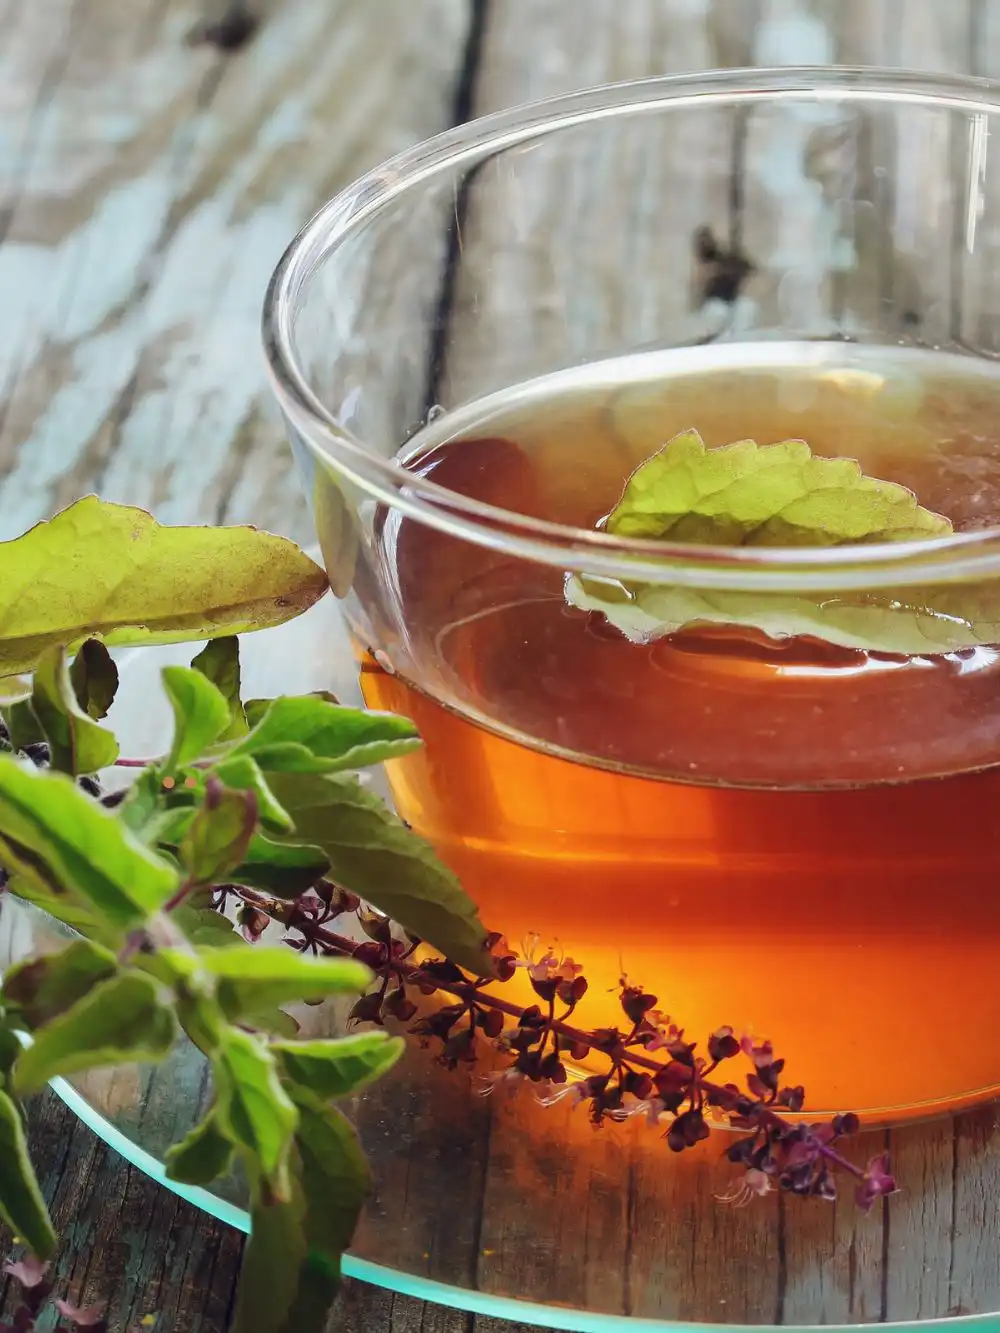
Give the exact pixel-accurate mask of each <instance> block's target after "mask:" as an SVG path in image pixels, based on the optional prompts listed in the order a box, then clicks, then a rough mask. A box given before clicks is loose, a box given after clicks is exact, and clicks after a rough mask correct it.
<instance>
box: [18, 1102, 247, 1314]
mask: <svg viewBox="0 0 1000 1333" xmlns="http://www.w3.org/2000/svg"><path fill="white" fill-rule="evenodd" d="M29 1128H30V1145H31V1150H32V1154H33V1157H34V1160H35V1162H36V1163H37V1164H38V1165H39V1168H40V1178H41V1182H42V1187H43V1189H44V1192H45V1195H46V1198H47V1199H48V1201H49V1205H50V1208H51V1209H52V1214H53V1218H54V1221H55V1223H56V1226H57V1228H58V1229H59V1231H60V1232H61V1234H62V1236H63V1238H64V1242H63V1245H62V1247H61V1249H60V1251H59V1253H58V1255H57V1257H56V1260H55V1264H54V1281H55V1292H56V1294H57V1295H65V1296H71V1297H72V1298H73V1299H75V1300H78V1301H80V1302H81V1303H89V1302H98V1301H106V1302H108V1305H109V1315H110V1317H111V1327H112V1328H115V1329H124V1328H126V1327H130V1326H133V1325H134V1323H135V1321H138V1320H140V1319H141V1318H143V1317H144V1316H146V1315H151V1314H155V1315H157V1316H158V1322H157V1324H156V1327H157V1328H160V1329H163V1330H164V1333H171V1331H172V1330H174V1329H177V1330H181V1329H183V1330H184V1331H185V1333H225V1330H226V1328H227V1327H228V1325H229V1317H230V1314H231V1305H232V1293H233V1287H234V1283H235V1280H236V1274H237V1272H238V1270H239V1262H240V1255H241V1252H242V1248H243V1237H242V1236H241V1235H240V1234H239V1233H238V1232H235V1231H233V1230H231V1228H229V1227H227V1226H224V1225H223V1224H222V1223H220V1222H216V1221H213V1220H212V1219H211V1218H207V1217H205V1216H204V1215H203V1214H201V1213H199V1212H198V1211H197V1210H196V1209H194V1208H192V1207H190V1206H189V1205H188V1204H185V1203H182V1202H181V1201H180V1200H179V1199H177V1198H176V1197H174V1196H171V1195H168V1194H166V1193H165V1192H164V1191H163V1190H162V1189H161V1188H160V1186H158V1185H155V1184H154V1183H153V1182H152V1181H151V1180H149V1179H147V1178H146V1177H145V1176H143V1175H142V1173H141V1172H139V1171H136V1170H135V1169H134V1168H132V1167H129V1166H127V1165H126V1164H125V1162H124V1161H123V1160H122V1159H121V1158H120V1157H118V1155H117V1154H116V1153H114V1152H112V1151H111V1150H110V1149H108V1148H106V1147H105V1146H104V1145H103V1144H101V1143H99V1142H98V1140H97V1139H96V1138H95V1136H94V1135H93V1134H92V1133H91V1132H90V1130H88V1129H86V1128H85V1127H84V1126H83V1125H81V1124H80V1123H79V1122H78V1121H77V1120H76V1118H75V1116H73V1115H72V1114H71V1113H70V1112H69V1111H68V1110H67V1109H66V1108H65V1107H64V1106H63V1105H62V1103H61V1102H60V1101H59V1100H58V1099H57V1098H56V1097H55V1096H54V1095H53V1094H52V1093H45V1094H44V1095H43V1096H41V1097H38V1098H35V1099H34V1100H33V1101H32V1103H31V1107H30V1113H29ZM10 1245H11V1238H10V1234H9V1232H8V1231H6V1229H3V1230H2V1231H0V1252H2V1253H3V1254H4V1255H5V1256H6V1255H7V1254H8V1253H9V1252H10ZM14 1302H15V1292H14V1284H13V1283H12V1282H11V1281H10V1280H9V1279H6V1278H4V1279H2V1281H0V1313H2V1314H3V1315H6V1316H9V1315H10V1313H11V1311H12V1307H13V1304H14Z"/></svg>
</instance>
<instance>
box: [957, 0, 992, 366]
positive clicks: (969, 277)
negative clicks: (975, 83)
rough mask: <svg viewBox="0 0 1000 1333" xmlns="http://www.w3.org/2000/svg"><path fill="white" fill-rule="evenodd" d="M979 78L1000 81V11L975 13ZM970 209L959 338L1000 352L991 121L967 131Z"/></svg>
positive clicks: (962, 247) (985, 8) (961, 259)
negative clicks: (997, 79) (980, 76)
mask: <svg viewBox="0 0 1000 1333" xmlns="http://www.w3.org/2000/svg"><path fill="white" fill-rule="evenodd" d="M975 18H976V22H975V29H974V40H973V63H972V69H973V73H975V74H979V75H982V76H983V77H985V78H991V79H996V78H1000V5H998V4H997V2H996V0H982V3H980V4H979V5H978V6H977V7H976V11H975ZM966 182H967V195H966V198H967V207H966V213H965V218H964V222H965V226H964V228H963V229H962V231H963V234H962V235H961V236H959V237H958V240H957V261H958V269H959V278H958V281H959V283H960V292H961V319H960V326H959V335H960V340H961V342H962V344H963V345H964V346H965V347H967V348H969V349H971V350H973V351H977V352H985V353H986V354H988V355H996V354H997V352H1000V132H998V129H997V126H996V125H995V124H991V123H990V122H989V121H988V120H987V119H986V118H980V117H976V118H974V119H973V120H972V121H971V122H970V123H969V124H968V126H967V138H966Z"/></svg>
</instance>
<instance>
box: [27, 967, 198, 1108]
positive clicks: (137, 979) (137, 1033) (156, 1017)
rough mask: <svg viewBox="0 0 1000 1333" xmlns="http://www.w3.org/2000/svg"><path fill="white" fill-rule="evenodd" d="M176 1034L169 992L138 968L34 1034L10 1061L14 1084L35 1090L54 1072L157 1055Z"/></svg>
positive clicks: (158, 1057) (92, 993) (150, 1058)
mask: <svg viewBox="0 0 1000 1333" xmlns="http://www.w3.org/2000/svg"><path fill="white" fill-rule="evenodd" d="M179 1035H180V1029H179V1027H178V1024H177V1016H176V1014H175V1013H174V1008H173V1004H172V1001H171V996H170V993H169V991H167V990H165V989H164V988H163V987H162V986H160V985H159V984H158V983H157V982H156V981H154V980H153V978H152V977H148V976H146V975H144V974H143V973H141V972H123V973H120V974H119V975H118V976H115V977H112V978H110V979H109V980H108V981H102V982H99V983H98V984H97V985H96V986H94V987H93V989H92V990H90V992H89V993H88V994H87V995H85V996H84V997H83V999H82V1000H80V1001H78V1003H77V1004H75V1005H74V1006H73V1008H72V1009H70V1010H69V1011H68V1012H67V1013H64V1014H61V1015H60V1016H59V1017H58V1018H54V1019H53V1020H52V1021H51V1022H50V1023H47V1024H46V1025H45V1026H44V1027H42V1028H40V1029H39V1030H38V1031H37V1032H36V1033H35V1039H34V1041H33V1042H32V1044H31V1045H30V1046H28V1047H26V1048H25V1049H24V1051H23V1052H22V1053H21V1055H20V1056H18V1059H17V1063H16V1064H15V1066H14V1076H13V1077H14V1086H15V1087H16V1088H17V1089H18V1091H20V1092H22V1093H28V1092H34V1091H36V1090H37V1089H38V1088H41V1087H44V1085H45V1084H46V1083H47V1082H48V1081H49V1079H51V1078H55V1077H56V1075H58V1074H63V1075H65V1074H73V1073H76V1072H77V1071H78V1070H81V1069H97V1068H100V1067H102V1066H104V1065H116V1064H123V1063H125V1062H126V1061H129V1060H141V1061H144V1062H147V1061H157V1060H162V1059H163V1058H164V1056H166V1055H167V1054H168V1053H169V1051H170V1050H171V1048H172V1047H173V1044H174V1042H175V1041H176V1040H177V1037H178V1036H179Z"/></svg>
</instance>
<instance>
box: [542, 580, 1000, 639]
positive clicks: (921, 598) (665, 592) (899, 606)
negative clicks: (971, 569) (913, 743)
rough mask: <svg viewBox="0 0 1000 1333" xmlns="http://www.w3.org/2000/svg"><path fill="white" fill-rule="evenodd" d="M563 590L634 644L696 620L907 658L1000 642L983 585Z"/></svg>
mask: <svg viewBox="0 0 1000 1333" xmlns="http://www.w3.org/2000/svg"><path fill="white" fill-rule="evenodd" d="M566 595H567V597H568V599H569V601H570V602H571V603H572V604H573V605H574V606H577V607H579V608H580V609H581V610H583V611H598V612H601V613H602V614H603V615H604V616H605V617H606V618H607V620H608V621H609V622H610V623H611V624H612V625H614V626H615V628H616V629H618V630H619V631H620V632H621V633H622V634H624V635H625V636H626V638H628V639H631V640H632V642H633V643H651V642H653V641H654V640H655V639H659V638H663V637H664V636H665V635H668V634H676V633H677V632H678V631H679V630H682V629H685V628H687V627H690V626H692V625H699V624H700V625H733V626H742V627H745V628H747V629H754V630H758V631H760V632H761V633H763V634H766V635H767V636H768V637H769V638H771V639H775V640H777V641H779V642H780V641H781V640H783V639H791V638H796V637H800V636H809V637H811V638H814V639H821V640H822V641H823V642H824V643H831V644H836V645H838V646H839V647H842V648H854V649H859V650H861V651H863V652H879V653H895V654H898V655H901V656H906V657H915V656H930V655H935V654H940V653H952V652H957V651H959V650H960V649H962V648H972V647H976V646H977V645H981V644H995V643H1000V589H995V588H991V587H990V586H989V585H985V584H983V585H978V586H970V585H965V586H962V585H955V586H954V587H952V586H948V585H944V584H942V585H941V586H940V587H936V588H897V589H892V590H887V591H886V592H885V593H884V594H881V595H880V594H877V593H874V592H873V593H858V594H853V595H852V594H850V593H846V594H831V593H816V594H815V595H814V596H809V595H802V594H800V595H791V594H787V593H774V592H731V591H728V590H726V589H721V590H711V591H709V590H705V589H700V588H683V587H670V586H667V585H662V586H661V585H659V584H642V585H629V586H625V585H623V584H617V583H614V584H613V583H609V582H608V581H606V580H604V579H595V578H590V577H588V576H586V575H578V576H573V577H572V578H570V579H569V580H567V584H566Z"/></svg>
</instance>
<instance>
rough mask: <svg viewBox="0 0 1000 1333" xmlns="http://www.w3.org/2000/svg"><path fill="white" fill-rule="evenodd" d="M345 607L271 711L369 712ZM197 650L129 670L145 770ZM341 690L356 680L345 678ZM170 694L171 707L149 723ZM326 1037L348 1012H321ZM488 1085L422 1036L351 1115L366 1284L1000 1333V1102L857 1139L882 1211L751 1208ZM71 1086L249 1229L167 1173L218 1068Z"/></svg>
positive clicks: (707, 1320) (223, 1191) (184, 1056)
mask: <svg viewBox="0 0 1000 1333" xmlns="http://www.w3.org/2000/svg"><path fill="white" fill-rule="evenodd" d="M340 633H341V632H340V630H339V625H338V620H337V616H336V611H335V609H334V606H333V604H332V602H331V601H330V600H329V599H327V601H325V602H323V603H321V604H320V605H319V606H318V607H316V608H315V609H314V610H313V611H312V612H310V613H309V614H308V615H307V616H305V617H302V618H301V619H300V620H299V621H296V622H294V623H293V624H291V625H288V626H285V627H283V628H282V629H280V630H277V631H272V632H270V633H267V634H262V635H258V636H251V637H249V638H247V639H246V640H245V641H244V680H245V685H246V688H247V689H248V691H249V692H250V693H251V694H255V695H260V694H265V693H267V692H272V693H274V692H277V691H278V690H279V689H284V690H289V689H292V690H300V689H302V690H306V689H313V688H317V687H319V686H320V685H322V686H324V687H325V688H332V689H334V690H335V691H336V692H337V693H338V694H339V695H340V696H341V697H343V698H344V699H345V701H347V700H350V699H352V698H356V697H357V696H356V686H355V684H354V680H353V676H352V675H351V672H350V666H349V663H350V660H351V659H350V655H349V653H348V652H347V651H346V646H345V645H344V644H343V643H342V641H341V638H340ZM194 651H195V649H193V648H192V647H191V645H184V646H181V647H177V648H170V649H162V650H144V651H142V652H135V653H125V654H122V655H121V660H120V668H121V671H122V680H123V685H122V690H121V696H120V699H119V700H118V701H117V702H116V705H115V716H114V719H113V720H114V722H115V724H116V727H117V729H118V731H119V734H120V735H122V736H123V738H124V739H125V740H126V743H127V745H128V746H129V748H130V749H133V747H134V750H133V752H134V753H155V752H156V751H157V749H158V748H160V747H162V743H163V736H164V733H165V729H166V727H167V725H168V712H167V709H166V705H165V704H164V705H163V708H162V711H161V709H160V701H159V698H158V696H157V695H155V694H154V695H152V696H150V695H149V692H148V687H149V686H150V685H152V684H154V683H155V676H156V672H157V670H158V668H159V666H160V665H162V664H163V663H164V662H166V661H186V660H189V659H190V657H191V656H192V655H193V652H194ZM338 677H339V678H338ZM150 698H155V699H156V707H155V708H153V707H151V706H150ZM61 929H62V928H61V927H58V926H57V925H56V924H55V923H54V922H52V921H51V919H49V918H47V917H45V916H44V915H43V914H42V913H40V912H38V911H37V910H36V909H33V908H29V907H26V906H25V905H23V904H20V903H19V902H17V901H16V900H13V899H10V898H8V899H6V900H5V902H4V906H3V911H2V913H0V966H3V965H4V964H6V963H9V962H10V961H11V960H12V959H15V958H18V957H23V956H24V954H25V953H26V952H28V951H29V950H31V949H32V948H34V947H37V946H38V945H40V944H43V943H44V942H45V941H46V939H51V937H52V935H53V933H56V934H58V933H59V932H60V931H61ZM298 1016H299V1017H300V1019H301V1021H302V1022H303V1025H304V1028H305V1030H306V1033H307V1034H309V1035H312V1034H318V1033H321V1032H334V1031H337V1030H339V1028H340V1026H341V1025H342V1018H343V1015H342V1011H341V1012H340V1013H338V1011H337V1009H336V1008H335V1007H333V1006H323V1007H320V1008H304V1009H303V1010H302V1011H301V1014H299V1015H298ZM488 1073H489V1070H488V1068H486V1067H485V1066H482V1067H477V1068H476V1069H474V1070H473V1071H471V1072H465V1071H459V1072H451V1071H448V1070H446V1069H443V1068H442V1067H441V1066H440V1065H438V1064H436V1063H435V1061H434V1052H433V1051H431V1050H423V1049H421V1048H420V1047H419V1046H418V1045H417V1044H416V1043H415V1042H414V1043H412V1044H411V1045H410V1046H409V1048H408V1050H407V1052H406V1055H405V1057H404V1058H403V1060H402V1061H401V1062H400V1064H399V1065H397V1067H396V1068H395V1069H394V1070H393V1071H392V1072H391V1073H390V1074H389V1075H388V1076H387V1077H386V1078H384V1079H383V1080H382V1081H381V1082H379V1083H378V1084H376V1085H375V1086H373V1087H371V1088H369V1089H367V1090H366V1091H365V1092H364V1093H363V1094H362V1095H361V1096H359V1097H357V1098H356V1099H354V1100H353V1102H352V1104H350V1105H349V1106H347V1107H345V1109H346V1110H347V1112H348V1114H349V1115H350V1116H351V1118H352V1120H353V1121H354V1123H355V1124H356V1125H357V1126H358V1129H359V1131H360V1134H361V1137H362V1140H363V1142H364V1146H365V1149H366V1151H367V1153H368V1156H369V1159H370V1161H371V1163H372V1167H373V1172H374V1178H375V1190H374V1194H373V1197H372V1199H371V1201H370V1202H369V1205H368V1207H367V1209H366V1211H365V1214H364V1217H363V1220H362V1223H361V1226H360V1228H359V1231H358V1235H357V1237H356V1240H355V1243H354V1246H353V1247H352V1250H351V1252H350V1254H348V1255H347V1256H346V1259H345V1265H344V1267H345V1270H346V1272H347V1273H349V1274H350V1275H351V1276H353V1277H357V1278H361V1279H363V1280H365V1281H368V1282H372V1283H375V1284H376V1285H379V1286H382V1287H386V1288H389V1289H391V1290H394V1291H398V1292H401V1293H405V1294H406V1295H410V1296H415V1297H418V1298H421V1299H424V1300H428V1301H432V1302H437V1303H440V1304H443V1305H448V1306H452V1307H455V1308H458V1309H462V1310H467V1311H471V1312H474V1313H476V1314H484V1315H490V1316H494V1317H499V1318H504V1319H511V1320H515V1321H518V1322H520V1323H522V1324H534V1325H539V1326H542V1327H546V1328H558V1329H566V1330H573V1331H574V1333H583V1331H584V1330H600V1331H601V1333H610V1331H611V1330H621V1329H623V1328H628V1329H632V1328H635V1329H636V1330H639V1329H650V1330H652V1329H657V1330H668V1329H678V1328H679V1327H682V1326H692V1325H693V1326H696V1327H697V1328H699V1329H702V1330H706V1333H707V1331H708V1330H721V1329H723V1328H733V1327H738V1326H742V1325H755V1326H757V1327H765V1328H767V1327H777V1326H783V1327H785V1328H788V1327H798V1328H808V1327H815V1326H818V1325H823V1326H825V1327H827V1328H829V1327H834V1328H836V1327H842V1328H847V1327H851V1328H856V1327H858V1326H859V1325H862V1326H863V1325H866V1324H884V1323H886V1322H888V1323H890V1324H903V1323H911V1322H912V1323H920V1324H921V1325H924V1326H929V1327H941V1328H942V1329H945V1328H947V1329H949V1330H958V1329H966V1328H970V1329H971V1328H973V1327H975V1328H980V1329H987V1328H988V1329H993V1328H998V1329H1000V1314H997V1313H994V1312H996V1311H1000V1244H998V1239H1000V1235H998V1226H997V1203H998V1200H1000V1118H998V1116H997V1114H996V1110H995V1108H994V1107H992V1106H986V1107H980V1108H978V1109H976V1110H974V1111H967V1112H964V1113H962V1114H957V1115H953V1116H950V1117H945V1118H941V1119H938V1120H936V1121H933V1122H928V1123H922V1124H912V1123H910V1124H907V1125H905V1126H904V1127H902V1128H899V1129H891V1130H887V1131H877V1132H875V1131H869V1132H868V1133H867V1134H863V1135H861V1136H859V1137H858V1139H857V1140H856V1141H854V1142H852V1143H851V1144H850V1145H849V1151H850V1153H851V1155H852V1156H854V1157H855V1159H856V1160H858V1161H862V1162H863V1161H865V1160H866V1159H867V1158H868V1157H869V1156H873V1155H875V1154H876V1153H878V1152H882V1151H884V1150H885V1149H886V1148H887V1147H888V1149H889V1150H890V1151H891V1153H892V1160H893V1169H894V1173H895V1175H896V1177H897V1180H898V1182H899V1185H900V1193H899V1194H897V1195H896V1196H894V1197H893V1198H891V1199H888V1200H885V1201H883V1202H882V1204H881V1205H880V1206H878V1207H877V1208H876V1209H875V1210H874V1211H873V1212H872V1213H870V1214H868V1215H865V1214H862V1213H861V1212H860V1211H859V1210H858V1209H857V1208H856V1207H855V1206H854V1203H853V1200H852V1198H851V1192H850V1189H849V1187H848V1186H847V1185H846V1184H845V1186H844V1196H843V1198H842V1199H841V1200H840V1201H838V1202H837V1203H836V1204H832V1205H831V1204H827V1203H824V1202H821V1201H819V1200H799V1199H796V1198H785V1197H778V1196H777V1195H771V1196H769V1197H767V1198H764V1199H757V1200H754V1202H753V1203H752V1204H750V1205H749V1206H746V1207H740V1206H737V1205H736V1204H734V1203H733V1202H726V1201H725V1199H726V1197H727V1196H728V1195H731V1193H732V1187H733V1185H734V1183H735V1180H734V1174H733V1168H732V1167H730V1166H729V1165H728V1164H727V1163H726V1161H725V1159H724V1156H723V1149H724V1147H725V1137H724V1132H723V1131H721V1130H720V1131H717V1132H713V1133H712V1135H711V1136H710V1138H709V1140H708V1141H707V1142H705V1143H703V1144H701V1145H699V1147H698V1148H697V1149H694V1150H692V1151H691V1152H689V1153H686V1154H684V1155H683V1156H680V1157H677V1156H675V1155H674V1154H672V1153H670V1152H669V1150H668V1149H667V1146H666V1144H665V1143H664V1142H663V1140H662V1137H661V1136H660V1134H659V1133H658V1132H657V1131H656V1130H654V1129H651V1128H648V1127H647V1126H645V1125H644V1124H642V1123H639V1122H638V1121H632V1122H630V1123H627V1124H624V1125H614V1126H610V1127H607V1128H602V1129H601V1130H599V1131H595V1130H593V1129H592V1128H591V1126H590V1124H589V1123H588V1121H587V1117H586V1115H585V1113H583V1112H582V1111H577V1112H574V1111H573V1110H572V1109H571V1108H570V1106H569V1105H568V1104H566V1103H563V1104H560V1105H556V1106H550V1107H543V1106H541V1105H540V1104H539V1103H538V1102H537V1101H536V1100H535V1099H534V1098H533V1097H532V1095H531V1093H530V1091H524V1090H520V1091H518V1092H516V1093H515V1094H513V1095H507V1094H506V1093H505V1092H504V1091H503V1090H502V1088H503V1085H499V1086H498V1087H497V1088H496V1089H494V1091H493V1092H492V1093H490V1095H483V1089H484V1088H486V1087H489V1082H488V1078H487V1077H486V1076H487V1075H488ZM53 1086H54V1087H55V1090H56V1091H57V1093H58V1094H59V1095H60V1096H61V1097H62V1098H63V1099H64V1100H65V1101H66V1103H67V1104H68V1105H69V1106H70V1107H71V1108H72V1109H73V1110H74V1111H75V1112H76V1114H77V1115H79V1117H80V1118H81V1119H82V1120H83V1121H84V1122H85V1123H86V1124H87V1125H89V1126H90V1127H91V1128H92V1129H93V1130H94V1131H95V1132H96V1133H97V1134H98V1135H99V1136H100V1137H101V1138H102V1139H104V1140H105V1142H107V1143H108V1144H109V1145H110V1146H111V1147H113V1148H114V1149H115V1150H116V1151H118V1152H119V1153H121V1155H122V1156H123V1157H125V1158H126V1159H127V1160H128V1161H129V1162H131V1163H132V1164H134V1165H135V1166H137V1167H139V1168H140V1169H141V1170H142V1171H144V1172H145V1173H146V1174H148V1175H149V1176H151V1177H152V1178H153V1179H155V1180H157V1181H159V1182H161V1183H162V1184H164V1185H165V1186H166V1187H167V1188H169V1189H172V1190H174V1191H175V1192H176V1193H177V1194H179V1195H181V1196H182V1197H183V1198H185V1199H187V1200H189V1201H190V1202H192V1203H194V1204H195V1205H196V1206H197V1207H199V1208H201V1209H203V1210H204V1211H206V1212H207V1213H210V1214H212V1215H213V1216H215V1217H218V1218H221V1219H222V1220H224V1221H226V1222H229V1223H231V1224H232V1225H233V1226H236V1227H239V1228H241V1229H243V1230H247V1229H248V1225H249V1220H248V1217H247V1214H246V1212H245V1208H244V1204H245V1194H244V1190H243V1186H242V1182H241V1181H240V1180H239V1179H237V1178H232V1179H228V1180H226V1181H224V1182H221V1183H220V1184H217V1185H216V1186H214V1187H213V1188H212V1189H211V1190H204V1189H194V1188H189V1187H184V1186H179V1185H176V1184H174V1183H173V1182H170V1181H168V1180H166V1178H165V1176H164V1172H163V1167H162V1158H163V1154H164V1152H165V1150H166V1149H167V1148H168V1147H169V1145H170V1144H171V1143H173V1142H175V1141H176V1140H177V1139H179V1138H180V1137H181V1136H182V1135H183V1134H184V1133H185V1132H186V1131H187V1130H188V1129H189V1128H190V1126H191V1125H192V1124H193V1123H194V1122H195V1120H196V1119H197V1118H198V1116H199V1114H200V1112H201V1110H202V1108H203V1106H204V1104H205V1101H206V1099H207V1096H208V1074H207V1069H206V1065H205V1061H204V1059H203V1057H202V1056H201V1055H200V1053H199V1052H197V1051H196V1050H195V1049H194V1048H193V1047H190V1046H185V1047H181V1048H178V1050H177V1051H175V1052H174V1054H173V1055H172V1057H171V1058H170V1060H169V1061H167V1062H166V1063H165V1064H164V1065H161V1066H159V1067H158V1068H156V1069H152V1070H149V1069H143V1070H140V1069H137V1068H135V1067H128V1066H126V1067H122V1068H119V1069H114V1070H103V1071H99V1072H97V1073H91V1074H87V1075H84V1076H80V1077H78V1078H74V1079H73V1080H72V1081H64V1080H57V1081H56V1083H55V1084H54V1085H53Z"/></svg>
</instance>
